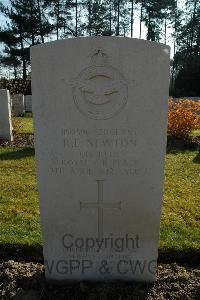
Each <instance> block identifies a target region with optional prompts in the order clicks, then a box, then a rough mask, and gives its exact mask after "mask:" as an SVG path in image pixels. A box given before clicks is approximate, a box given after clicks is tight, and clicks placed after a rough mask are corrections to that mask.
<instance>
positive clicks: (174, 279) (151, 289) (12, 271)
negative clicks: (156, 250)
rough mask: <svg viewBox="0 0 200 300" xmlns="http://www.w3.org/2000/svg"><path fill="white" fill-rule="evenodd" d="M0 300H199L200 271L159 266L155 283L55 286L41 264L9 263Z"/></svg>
mask: <svg viewBox="0 0 200 300" xmlns="http://www.w3.org/2000/svg"><path fill="white" fill-rule="evenodd" d="M0 299H1V300H4V299H18V300H25V299H26V300H37V299H51V300H54V299H55V300H59V299H67V300H71V299H81V300H82V299H87V300H96V299H99V300H100V299H102V300H105V299H109V300H111V299H114V300H123V299H137V300H140V299H142V300H143V299H148V300H152V299H154V300H165V299H166V300H170V299H181V300H184V299H188V300H190V299H196V300H199V299H200V269H196V268H191V267H183V266H180V265H178V264H176V263H172V264H159V266H158V272H157V280H156V282H155V284H142V283H119V282H118V283H83V282H82V283H78V284H74V285H66V286H60V287H56V286H52V285H50V284H47V283H46V282H45V278H44V267H43V265H42V264H40V263H35V262H17V261H13V260H8V261H6V262H3V263H1V264H0Z"/></svg>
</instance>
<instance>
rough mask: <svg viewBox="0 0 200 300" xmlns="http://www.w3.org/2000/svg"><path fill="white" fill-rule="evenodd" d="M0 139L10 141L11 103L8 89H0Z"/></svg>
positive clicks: (11, 137) (11, 136)
mask: <svg viewBox="0 0 200 300" xmlns="http://www.w3.org/2000/svg"><path fill="white" fill-rule="evenodd" d="M0 140H2V141H9V142H10V141H12V140H13V135H12V121H11V103H10V93H9V91H8V90H0Z"/></svg>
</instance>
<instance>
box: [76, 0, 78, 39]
mask: <svg viewBox="0 0 200 300" xmlns="http://www.w3.org/2000/svg"><path fill="white" fill-rule="evenodd" d="M75 36H78V1H77V0H76V33H75Z"/></svg>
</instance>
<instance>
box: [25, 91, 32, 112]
mask: <svg viewBox="0 0 200 300" xmlns="http://www.w3.org/2000/svg"><path fill="white" fill-rule="evenodd" d="M24 105H25V111H26V112H32V95H26V96H24Z"/></svg>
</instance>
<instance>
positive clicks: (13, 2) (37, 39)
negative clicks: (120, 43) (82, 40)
mask: <svg viewBox="0 0 200 300" xmlns="http://www.w3.org/2000/svg"><path fill="white" fill-rule="evenodd" d="M9 3H10V5H9V6H8V7H6V6H5V5H3V4H2V1H1V0H0V12H1V13H2V14H4V16H6V17H7V19H8V22H7V23H6V25H5V26H4V27H2V28H0V42H2V43H3V45H4V49H3V51H1V52H2V53H1V55H0V62H1V65H5V66H8V67H9V68H12V70H13V75H14V77H15V78H18V77H19V76H21V75H22V77H23V78H24V79H25V78H26V76H27V74H28V73H29V71H30V54H29V48H30V46H33V45H35V44H38V43H45V42H47V41H50V40H58V39H62V38H66V37H77V36H85V35H89V36H99V35H106V36H115V35H116V36H129V37H133V36H134V33H135V31H136V26H138V28H137V32H138V31H139V36H138V37H139V38H141V36H142V28H143V27H144V26H145V28H146V30H147V35H146V39H147V40H150V41H156V42H160V41H161V40H162V41H163V40H164V43H167V34H168V26H171V27H173V29H174V33H173V35H172V38H173V41H174V45H173V49H172V52H174V58H173V60H172V61H171V84H170V92H171V94H172V95H176V96H192V95H193V96H194V95H197V96H199V95H200V93H199V74H200V67H199V56H200V1H199V0H10V1H9ZM180 4H182V6H181V5H180ZM184 6H186V9H184V8H183V10H181V9H182V7H184ZM137 16H139V23H138V22H135V19H136V17H137ZM137 18H138V17H137Z"/></svg>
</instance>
